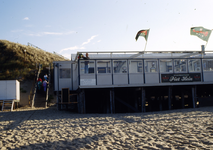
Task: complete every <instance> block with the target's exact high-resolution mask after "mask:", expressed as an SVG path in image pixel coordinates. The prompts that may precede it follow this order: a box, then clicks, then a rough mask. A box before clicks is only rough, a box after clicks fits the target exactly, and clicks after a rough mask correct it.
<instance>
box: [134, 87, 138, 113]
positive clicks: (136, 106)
mask: <svg viewBox="0 0 213 150" xmlns="http://www.w3.org/2000/svg"><path fill="white" fill-rule="evenodd" d="M134 100H135V108H136V109H138V95H137V91H136V90H135V91H134Z"/></svg>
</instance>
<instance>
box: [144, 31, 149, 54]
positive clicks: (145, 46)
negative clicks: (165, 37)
mask: <svg viewBox="0 0 213 150" xmlns="http://www.w3.org/2000/svg"><path fill="white" fill-rule="evenodd" d="M149 30H150V28H149V29H148V31H149ZM147 41H148V36H147V40H146V44H145V47H144V53H145V50H146V45H147Z"/></svg>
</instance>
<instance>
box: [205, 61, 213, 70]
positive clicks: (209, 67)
mask: <svg viewBox="0 0 213 150" xmlns="http://www.w3.org/2000/svg"><path fill="white" fill-rule="evenodd" d="M203 70H204V71H213V59H203Z"/></svg>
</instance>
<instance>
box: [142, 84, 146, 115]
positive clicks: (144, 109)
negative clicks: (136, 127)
mask: <svg viewBox="0 0 213 150" xmlns="http://www.w3.org/2000/svg"><path fill="white" fill-rule="evenodd" d="M145 94H146V93H145V89H144V88H141V112H146V107H145V105H146V95H145Z"/></svg>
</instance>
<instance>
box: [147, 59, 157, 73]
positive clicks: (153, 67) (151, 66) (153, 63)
mask: <svg viewBox="0 0 213 150" xmlns="http://www.w3.org/2000/svg"><path fill="white" fill-rule="evenodd" d="M157 71H158V68H157V60H145V72H157Z"/></svg>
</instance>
